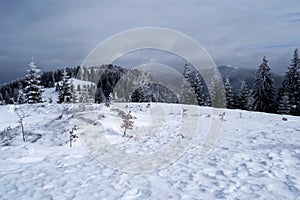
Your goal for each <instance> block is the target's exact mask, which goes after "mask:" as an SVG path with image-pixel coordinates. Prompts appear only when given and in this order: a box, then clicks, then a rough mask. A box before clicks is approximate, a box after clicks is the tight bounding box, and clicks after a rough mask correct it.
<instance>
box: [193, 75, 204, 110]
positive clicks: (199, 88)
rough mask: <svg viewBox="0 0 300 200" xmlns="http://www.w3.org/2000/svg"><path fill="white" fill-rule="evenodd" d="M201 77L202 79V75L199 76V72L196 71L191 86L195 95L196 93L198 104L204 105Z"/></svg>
mask: <svg viewBox="0 0 300 200" xmlns="http://www.w3.org/2000/svg"><path fill="white" fill-rule="evenodd" d="M201 79H202V77H201V75H200V73H199V72H198V71H197V72H196V76H195V78H194V82H193V88H194V91H195V95H196V98H197V101H198V104H199V106H203V105H204V95H203V83H202V80H201Z"/></svg>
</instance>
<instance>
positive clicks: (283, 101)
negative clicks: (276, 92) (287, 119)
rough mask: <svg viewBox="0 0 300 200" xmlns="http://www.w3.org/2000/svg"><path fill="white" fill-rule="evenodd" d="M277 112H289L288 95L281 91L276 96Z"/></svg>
mask: <svg viewBox="0 0 300 200" xmlns="http://www.w3.org/2000/svg"><path fill="white" fill-rule="evenodd" d="M277 113H279V114H287V115H288V114H290V113H291V104H290V99H289V95H288V94H287V93H286V92H285V91H283V93H282V94H280V96H278V108H277Z"/></svg>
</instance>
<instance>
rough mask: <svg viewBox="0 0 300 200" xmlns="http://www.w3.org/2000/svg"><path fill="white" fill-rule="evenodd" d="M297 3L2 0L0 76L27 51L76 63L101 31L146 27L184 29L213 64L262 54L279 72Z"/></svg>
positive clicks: (294, 43) (12, 70)
mask: <svg viewBox="0 0 300 200" xmlns="http://www.w3.org/2000/svg"><path fill="white" fill-rule="evenodd" d="M299 10H300V4H299V2H298V0H287V1H271V0H265V1H258V0H253V1H246V0H226V1H219V0H212V1H201V0H200V1H199V0H190V1H173V0H166V1H160V0H146V1H139V0H128V1H115V0H112V1H96V0H94V1H60V0H48V1H47V0H46V1H34V0H28V1H21V0H12V1H11V0H3V1H1V2H0V24H1V32H0V43H1V47H0V70H1V76H0V83H1V82H5V81H9V80H11V79H15V78H17V77H19V76H21V75H22V74H25V73H26V69H27V63H28V61H29V60H30V59H31V57H32V56H34V57H35V59H36V61H37V64H38V65H39V66H40V68H42V69H43V70H51V69H55V68H59V67H64V66H77V65H80V64H81V62H82V60H83V59H84V58H85V56H86V55H87V54H88V53H89V52H90V51H91V50H92V49H93V48H94V47H95V46H96V45H97V44H98V43H100V42H101V41H103V40H105V39H106V38H107V37H109V36H111V35H113V34H116V33H118V32H120V31H124V30H128V29H132V28H138V27H146V26H156V27H165V28H171V29H174V30H177V31H180V32H183V33H185V34H187V35H188V36H190V37H192V38H193V39H195V40H196V41H197V42H199V43H200V44H201V45H202V46H203V47H204V48H205V49H206V50H207V51H208V53H209V54H210V55H211V56H212V58H213V59H214V60H215V62H216V64H218V65H222V64H229V65H232V66H238V67H257V65H258V63H259V62H260V60H261V58H262V56H264V55H267V56H269V60H270V63H274V65H273V70H274V71H275V72H277V73H283V71H285V69H284V68H283V67H282V65H285V66H286V65H288V64H289V60H290V58H291V57H292V52H293V49H294V48H297V47H299V46H300V45H299V44H300V38H299V34H300V26H298V23H299V19H300V15H299ZM155 59H157V58H155ZM160 59H162V60H164V59H167V61H168V62H170V63H172V64H173V63H174V61H173V59H169V58H168V57H161V58H160ZM168 59H169V60H168ZM124 60H125V59H124ZM127 62H128V63H129V62H130V60H127ZM161 62H163V63H165V61H161ZM285 62H286V63H285ZM24 71H25V72H24Z"/></svg>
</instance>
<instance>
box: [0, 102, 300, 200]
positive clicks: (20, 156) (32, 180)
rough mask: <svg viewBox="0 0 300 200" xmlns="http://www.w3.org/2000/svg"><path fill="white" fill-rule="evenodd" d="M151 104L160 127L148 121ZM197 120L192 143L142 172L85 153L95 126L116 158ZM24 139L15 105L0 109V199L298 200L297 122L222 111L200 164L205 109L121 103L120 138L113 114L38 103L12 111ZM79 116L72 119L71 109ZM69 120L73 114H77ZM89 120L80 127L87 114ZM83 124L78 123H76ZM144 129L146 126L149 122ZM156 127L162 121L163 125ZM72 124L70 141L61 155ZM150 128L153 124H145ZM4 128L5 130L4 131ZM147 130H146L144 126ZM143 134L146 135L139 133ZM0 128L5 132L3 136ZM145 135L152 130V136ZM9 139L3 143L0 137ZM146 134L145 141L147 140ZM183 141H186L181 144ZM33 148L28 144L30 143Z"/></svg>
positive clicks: (152, 147)
mask: <svg viewBox="0 0 300 200" xmlns="http://www.w3.org/2000/svg"><path fill="white" fill-rule="evenodd" d="M157 106H159V108H160V110H158V112H163V113H160V114H159V115H155V116H164V118H163V119H160V118H157V119H153V118H151V114H153V113H151V112H152V111H155V108H157ZM181 107H184V108H185V109H187V110H188V112H189V111H190V110H193V111H196V112H197V113H198V114H197V115H193V116H188V117H194V118H197V119H199V126H198V127H197V128H198V129H197V130H198V131H197V134H196V136H195V137H194V138H193V140H192V142H191V145H190V146H189V147H188V148H187V150H186V152H185V153H184V155H183V156H182V157H180V158H179V159H178V160H177V161H176V162H174V163H172V164H171V165H169V166H167V167H164V168H162V169H157V170H153V171H151V172H148V173H126V172H123V171H122V170H121V171H120V170H118V169H114V168H110V167H108V166H107V165H104V164H102V162H99V161H98V160H97V159H95V157H94V156H93V155H91V154H90V153H89V151H90V150H89V149H88V148H86V144H85V143H82V142H80V140H83V138H85V137H86V134H87V133H86V132H85V130H86V127H85V126H91V124H93V126H96V127H99V129H101V130H104V132H105V137H107V139H108V141H110V142H111V143H112V144H113V145H115V146H116V147H117V148H118V149H121V150H123V151H125V152H139V153H141V154H143V153H145V154H146V153H149V152H156V151H159V150H161V149H162V148H163V147H164V145H166V144H168V143H170V142H171V141H172V140H174V139H176V138H177V137H178V135H176V131H177V130H178V127H179V124H178V122H180V120H181V117H182V114H183V111H182V108H181ZM19 108H20V109H22V110H23V111H24V112H26V113H28V115H29V116H28V117H27V118H25V119H24V123H25V131H26V138H27V141H26V142H23V141H22V137H21V135H20V131H21V129H20V127H19V124H18V123H17V117H16V115H15V114H14V113H13V109H14V106H9V105H7V106H1V107H0V120H1V124H0V130H1V131H2V130H3V131H2V132H1V138H2V140H1V146H0V158H1V159H0V199H297V198H299V196H300V126H299V124H300V118H299V117H293V116H287V118H288V120H287V121H283V120H282V116H280V115H274V114H265V113H258V112H257V113H255V112H246V111H240V110H220V112H225V113H226V114H225V121H224V127H223V132H222V135H221V137H220V138H219V141H218V142H217V144H216V146H215V148H214V149H213V150H212V151H211V152H210V153H209V154H208V156H207V157H206V158H204V159H202V156H201V155H200V153H199V152H200V150H201V146H202V144H203V136H204V135H205V133H207V130H208V128H209V125H210V123H211V120H212V118H217V120H219V119H218V116H214V115H213V114H212V109H211V108H204V107H197V106H181V105H175V104H173V105H172V104H151V108H147V104H129V109H130V110H131V111H132V115H133V116H134V118H133V120H134V130H132V131H128V134H132V135H133V133H141V134H144V135H134V137H133V138H128V137H122V134H123V130H122V129H121V128H120V125H121V123H122V119H121V118H120V117H119V116H118V114H117V113H118V112H116V110H113V108H114V106H112V107H110V108H107V107H105V106H104V105H102V104H101V105H86V106H85V107H84V108H83V107H79V105H76V106H73V107H72V105H67V104H65V105H60V104H39V105H21V106H19ZM76 109H77V110H80V109H81V111H79V114H82V115H80V116H85V117H82V118H80V117H77V119H76V120H72V116H73V115H74V110H76ZM77 114H78V113H77ZM93 115H94V116H96V120H94V121H88V116H93ZM81 119H82V121H80V120H81ZM151 120H152V122H151V123H149V121H151ZM163 120H165V121H166V123H162V121H163ZM74 125H77V126H78V127H79V128H80V129H79V131H78V132H79V141H77V142H74V143H73V147H72V148H71V147H69V143H68V141H69V130H70V129H71V128H72V127H73V126H74ZM151 125H152V126H151ZM8 126H10V129H9V130H6V129H7V127H8ZM149 126H150V128H149ZM147 127H148V128H147ZM4 130H5V131H4ZM151 130H152V131H151ZM8 135H9V136H10V137H8ZM146 136H147V137H146ZM185 139H189V138H187V137H185V138H182V140H185ZM33 141H34V142H33Z"/></svg>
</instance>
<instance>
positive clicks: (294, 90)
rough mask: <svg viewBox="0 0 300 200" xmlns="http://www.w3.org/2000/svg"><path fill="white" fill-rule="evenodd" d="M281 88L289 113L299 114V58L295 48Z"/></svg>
mask: <svg viewBox="0 0 300 200" xmlns="http://www.w3.org/2000/svg"><path fill="white" fill-rule="evenodd" d="M282 89H283V91H284V92H285V93H286V95H288V97H289V102H290V105H291V114H293V115H300V59H299V56H298V49H295V51H294V56H293V58H292V59H291V64H290V66H289V67H288V71H287V72H286V74H285V77H284V80H283V84H282Z"/></svg>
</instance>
